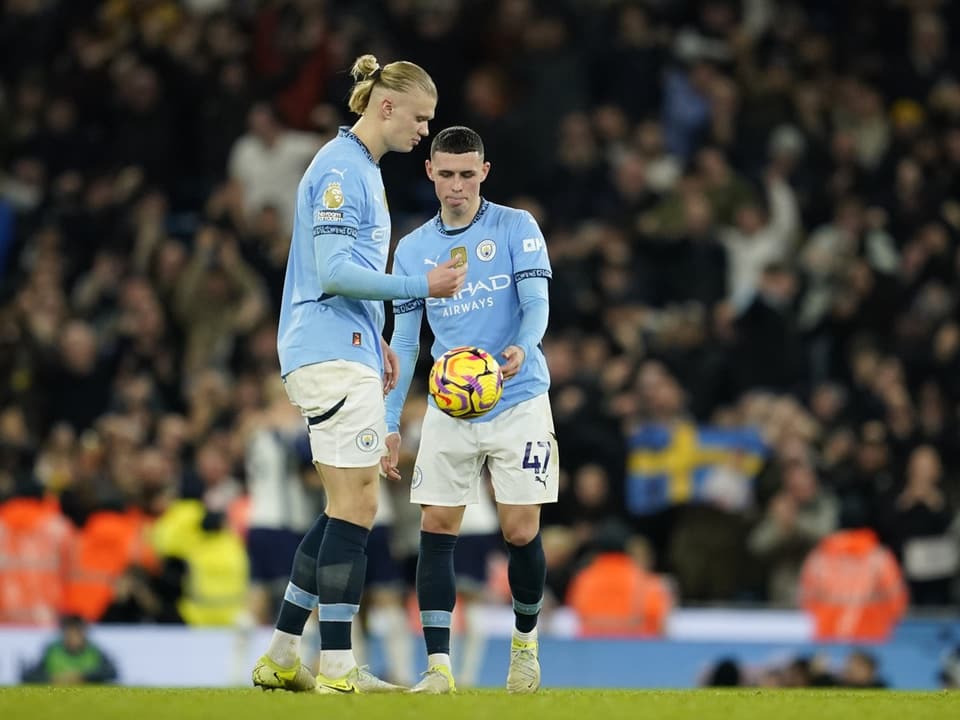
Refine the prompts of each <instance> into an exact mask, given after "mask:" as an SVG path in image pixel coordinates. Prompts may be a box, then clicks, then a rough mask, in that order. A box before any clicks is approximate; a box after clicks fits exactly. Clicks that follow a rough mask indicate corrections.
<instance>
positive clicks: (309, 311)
mask: <svg viewBox="0 0 960 720" xmlns="http://www.w3.org/2000/svg"><path fill="white" fill-rule="evenodd" d="M389 246H390V214H389V212H388V209H387V199H386V194H385V192H384V187H383V178H382V177H381V175H380V167H379V165H378V164H377V163H376V162H375V161H374V159H373V156H372V155H371V154H370V152H369V151H368V150H367V148H366V146H365V145H364V144H363V143H362V142H361V141H360V139H359V138H358V137H357V136H356V135H354V134H353V133H352V132H350V131H349V130H348V129H346V128H341V129H340V131H339V133H338V135H337V137H335V138H334V139H332V140H330V141H329V142H328V143H327V144H326V145H324V146H323V147H322V148H321V149H320V150H319V152H317V154H316V156H315V157H314V158H313V161H312V162H311V163H310V166H309V167H308V168H307V171H306V172H305V173H304V176H303V178H302V179H301V181H300V185H299V187H298V188H297V209H296V215H295V217H294V229H293V239H292V242H291V245H290V255H289V259H288V261H287V271H286V276H285V279H284V284H283V300H282V303H281V306H280V322H279V328H278V333H277V351H278V353H279V355H280V372H281V375H287V374H288V373H290V372H292V371H294V370H296V369H297V368H299V367H302V366H304V365H310V364H313V363H319V362H324V361H326V360H337V359H342V360H352V361H355V362H360V363H363V364H364V365H368V366H369V367H371V368H373V369H374V370H376V371H377V372H382V369H383V352H382V349H381V347H380V337H381V333H382V332H383V323H384V308H383V302H382V299H380V300H363V299H357V298H355V297H348V296H346V295H345V294H342V293H341V294H335V293H331V292H329V289H330V288H329V287H328V288H324V286H323V280H322V278H324V277H327V276H329V274H330V272H331V270H330V267H328V266H330V265H332V264H333V263H334V262H336V263H339V265H340V266H347V269H349V270H353V271H357V269H358V268H364V269H366V271H367V274H368V279H370V280H372V281H375V284H377V285H378V287H377V290H378V291H380V293H382V292H383V288H382V287H381V286H380V284H379V280H383V281H390V282H393V284H394V285H396V283H395V281H394V279H393V278H390V277H389V276H387V275H383V276H382V278H379V279H378V278H376V277H373V276H372V275H370V272H369V271H376V272H378V273H385V271H386V264H387V253H388V251H389ZM421 280H422V283H423V286H424V287H425V279H421ZM331 283H332V281H328V285H331ZM423 294H426V293H425V292H424V293H423ZM360 297H381V298H396V297H409V295H405V294H402V293H399V292H394V293H393V294H390V293H389V292H387V293H386V294H378V293H377V292H374V293H371V294H367V295H360Z"/></svg>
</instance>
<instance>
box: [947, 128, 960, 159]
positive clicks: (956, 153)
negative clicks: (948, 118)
mask: <svg viewBox="0 0 960 720" xmlns="http://www.w3.org/2000/svg"><path fill="white" fill-rule="evenodd" d="M943 144H944V148H945V150H946V156H947V159H949V160H950V164H951V165H960V128H952V129H950V130H948V131H947V133H946V135H944V137H943Z"/></svg>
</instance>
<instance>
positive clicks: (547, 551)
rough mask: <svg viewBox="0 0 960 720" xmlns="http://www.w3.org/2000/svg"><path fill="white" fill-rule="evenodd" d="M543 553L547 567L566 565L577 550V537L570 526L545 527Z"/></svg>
mask: <svg viewBox="0 0 960 720" xmlns="http://www.w3.org/2000/svg"><path fill="white" fill-rule="evenodd" d="M542 539H543V554H544V557H545V559H546V562H547V568H551V569H552V568H560V567H566V566H568V565H569V563H570V562H572V561H573V557H574V555H575V554H576V552H577V537H576V535H575V534H574V532H573V530H571V529H570V528H568V527H561V526H553V527H545V528H543V533H542Z"/></svg>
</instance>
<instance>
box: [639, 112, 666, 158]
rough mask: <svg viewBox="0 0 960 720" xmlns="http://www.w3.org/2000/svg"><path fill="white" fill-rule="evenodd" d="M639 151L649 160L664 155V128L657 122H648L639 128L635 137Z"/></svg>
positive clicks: (641, 124)
mask: <svg viewBox="0 0 960 720" xmlns="http://www.w3.org/2000/svg"><path fill="white" fill-rule="evenodd" d="M634 139H635V141H636V145H637V149H638V150H639V151H640V152H641V153H642V154H643V155H644V157H647V158H654V157H657V156H659V155H661V154H662V153H663V128H662V127H661V126H660V123H658V122H657V121H656V120H646V121H645V122H642V123H640V124H639V125H638V126H637V131H636V133H635V135H634Z"/></svg>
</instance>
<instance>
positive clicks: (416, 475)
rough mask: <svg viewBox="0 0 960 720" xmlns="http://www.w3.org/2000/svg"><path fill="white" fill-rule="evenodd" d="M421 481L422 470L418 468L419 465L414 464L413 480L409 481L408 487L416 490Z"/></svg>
mask: <svg viewBox="0 0 960 720" xmlns="http://www.w3.org/2000/svg"><path fill="white" fill-rule="evenodd" d="M421 483H423V470H421V469H420V466H419V465H416V466H415V467H414V468H413V481H412V482H411V483H410V487H411V488H412V489H414V490H416V489H417V488H418V487H420V485H421Z"/></svg>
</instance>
